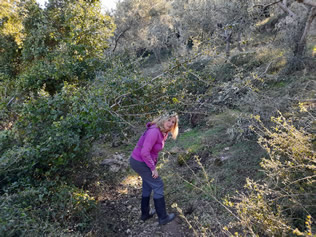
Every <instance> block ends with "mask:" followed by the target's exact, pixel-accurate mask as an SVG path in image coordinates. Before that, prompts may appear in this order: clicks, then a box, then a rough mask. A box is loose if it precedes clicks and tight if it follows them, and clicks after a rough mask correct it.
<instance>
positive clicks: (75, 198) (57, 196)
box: [0, 182, 96, 236]
mask: <svg viewBox="0 0 316 237" xmlns="http://www.w3.org/2000/svg"><path fill="white" fill-rule="evenodd" d="M15 185H16V183H13V184H12V187H14V186H15ZM95 206H96V202H95V201H94V200H93V198H91V197H90V196H89V195H88V194H87V193H86V192H84V191H83V190H80V189H78V188H74V187H71V186H66V185H62V184H58V183H55V182H45V183H42V184H41V185H40V186H38V187H31V186H24V187H23V189H20V190H19V191H18V192H16V190H14V193H11V190H10V189H9V190H6V192H5V193H4V194H2V196H1V197H0V223H1V225H0V226H1V227H0V231H1V233H5V236H40V235H46V234H49V235H56V236H57V235H58V236H61V235H67V232H69V233H68V235H71V232H73V231H78V230H84V229H85V228H87V227H88V226H89V224H90V221H91V220H92V215H91V211H92V210H93V208H95ZM56 220H58V221H56Z"/></svg>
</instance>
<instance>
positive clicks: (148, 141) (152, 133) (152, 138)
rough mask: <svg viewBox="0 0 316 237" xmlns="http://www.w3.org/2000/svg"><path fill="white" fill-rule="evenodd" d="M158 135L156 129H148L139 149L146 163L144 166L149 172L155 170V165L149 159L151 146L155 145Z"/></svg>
mask: <svg viewBox="0 0 316 237" xmlns="http://www.w3.org/2000/svg"><path fill="white" fill-rule="evenodd" d="M158 136H159V134H158V133H157V130H156V129H149V130H148V131H147V133H146V137H145V140H144V143H143V147H142V149H141V152H140V154H141V156H142V158H143V160H144V162H145V163H146V165H147V166H148V167H149V168H150V170H151V171H153V170H156V165H155V163H154V160H153V158H152V157H151V154H150V152H151V150H152V148H153V146H154V145H155V144H156V142H157V139H158Z"/></svg>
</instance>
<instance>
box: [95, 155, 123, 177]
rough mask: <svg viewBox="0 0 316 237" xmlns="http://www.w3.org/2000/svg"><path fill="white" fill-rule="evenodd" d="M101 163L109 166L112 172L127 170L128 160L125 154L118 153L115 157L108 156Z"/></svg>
mask: <svg viewBox="0 0 316 237" xmlns="http://www.w3.org/2000/svg"><path fill="white" fill-rule="evenodd" d="M100 165H102V166H106V167H108V169H109V170H110V171H111V172H115V173H116V172H118V171H120V170H122V171H123V170H126V168H127V166H128V162H127V160H126V158H125V156H124V154H120V153H116V154H114V155H113V158H107V159H104V160H103V161H101V163H100Z"/></svg>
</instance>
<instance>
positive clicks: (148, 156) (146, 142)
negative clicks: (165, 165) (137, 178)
mask: <svg viewBox="0 0 316 237" xmlns="http://www.w3.org/2000/svg"><path fill="white" fill-rule="evenodd" d="M146 126H147V130H146V131H145V133H144V134H143V135H142V136H141V137H140V139H139V140H138V142H137V145H136V147H135V148H134V150H133V152H132V157H133V158H134V159H135V160H138V161H141V162H145V163H146V165H147V166H148V167H149V168H150V170H154V169H156V164H157V161H158V153H159V152H160V151H161V150H162V149H163V147H164V144H165V141H166V139H167V137H168V134H166V135H165V136H163V134H162V132H161V131H160V129H159V128H158V127H157V126H156V125H155V124H151V123H147V125H146Z"/></svg>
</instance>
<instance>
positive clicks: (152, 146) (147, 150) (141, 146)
mask: <svg viewBox="0 0 316 237" xmlns="http://www.w3.org/2000/svg"><path fill="white" fill-rule="evenodd" d="M169 132H170V133H171V135H172V138H173V139H176V138H177V135H178V115H177V114H176V113H169V114H165V115H162V116H160V117H158V118H156V119H155V120H154V121H152V122H151V123H147V130H146V131H145V132H144V134H143V135H142V136H141V137H140V139H139V141H138V143H137V145H136V147H135V148H134V150H133V152H132V155H131V158H130V165H131V167H132V168H133V170H135V171H136V172H137V173H138V174H139V175H140V176H141V177H142V181H143V182H142V201H141V212H142V215H141V219H142V220H143V221H145V220H147V219H149V218H151V217H152V216H153V215H154V214H155V213H150V212H149V210H150V208H149V201H150V195H151V192H152V191H153V192H154V197H153V198H154V204H155V209H156V212H157V215H158V222H159V224H160V225H165V224H167V223H169V222H170V221H172V220H173V219H174V218H175V214H173V213H171V214H167V212H166V204H165V198H164V192H163V185H164V184H163V182H162V179H161V178H160V177H159V175H158V171H157V169H156V164H157V161H158V153H159V152H160V151H161V150H162V149H163V147H164V143H165V141H166V139H167V137H168V133H169Z"/></svg>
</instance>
